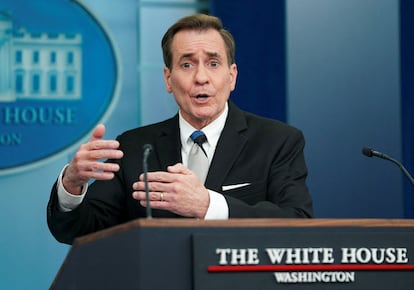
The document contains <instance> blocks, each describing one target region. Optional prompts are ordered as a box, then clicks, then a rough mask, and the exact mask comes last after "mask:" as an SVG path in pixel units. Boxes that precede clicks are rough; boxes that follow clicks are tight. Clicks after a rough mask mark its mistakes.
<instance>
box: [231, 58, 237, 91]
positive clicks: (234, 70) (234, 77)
mask: <svg viewBox="0 0 414 290" xmlns="http://www.w3.org/2000/svg"><path fill="white" fill-rule="evenodd" d="M237 72H238V71H237V65H236V64H235V63H233V64H232V65H231V66H230V76H229V78H230V89H231V91H233V90H234V89H235V88H236V80H237Z"/></svg>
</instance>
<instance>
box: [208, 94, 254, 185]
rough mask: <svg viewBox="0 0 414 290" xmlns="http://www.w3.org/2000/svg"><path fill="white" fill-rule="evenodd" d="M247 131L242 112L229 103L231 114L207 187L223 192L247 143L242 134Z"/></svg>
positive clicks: (220, 139) (218, 144)
mask: <svg viewBox="0 0 414 290" xmlns="http://www.w3.org/2000/svg"><path fill="white" fill-rule="evenodd" d="M246 129H247V124H246V120H245V118H244V115H243V113H242V111H240V110H239V109H238V108H237V107H236V106H235V105H234V104H233V103H232V102H231V101H229V114H228V116H227V120H226V124H225V126H224V128H223V132H222V133H221V136H220V138H219V140H218V143H217V147H216V151H215V153H214V157H213V160H212V162H211V164H210V169H209V172H208V175H207V179H206V182H205V185H206V187H208V188H211V189H212V190H215V191H217V192H221V187H222V185H223V181H224V180H225V178H226V176H227V174H228V172H229V171H230V169H231V168H232V166H233V164H234V162H235V161H236V159H237V157H238V156H239V155H240V152H241V151H242V149H243V148H244V146H245V145H246V143H247V138H246V137H245V136H244V135H243V134H241V132H242V131H244V130H246Z"/></svg>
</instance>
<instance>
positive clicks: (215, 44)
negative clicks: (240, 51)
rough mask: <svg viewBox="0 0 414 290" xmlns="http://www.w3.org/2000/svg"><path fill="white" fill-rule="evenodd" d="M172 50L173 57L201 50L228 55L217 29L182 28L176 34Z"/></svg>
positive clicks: (222, 55) (223, 55)
mask: <svg viewBox="0 0 414 290" xmlns="http://www.w3.org/2000/svg"><path fill="white" fill-rule="evenodd" d="M171 51H172V54H173V57H177V56H181V55H184V54H195V53H199V52H204V53H208V54H210V53H215V54H218V55H219V56H221V57H223V58H224V57H226V47H225V44H224V40H223V38H222V37H221V35H220V33H219V32H218V31H217V30H215V29H208V30H181V31H179V32H177V33H176V34H175V35H174V38H173V41H172V45H171Z"/></svg>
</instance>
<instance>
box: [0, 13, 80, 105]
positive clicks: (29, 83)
mask: <svg viewBox="0 0 414 290" xmlns="http://www.w3.org/2000/svg"><path fill="white" fill-rule="evenodd" d="M81 92H82V36H81V35H80V34H65V33H58V34H51V33H30V32H28V31H26V29H24V28H20V29H18V30H15V29H14V28H13V21H12V16H11V15H10V14H9V13H8V12H6V11H0V102H14V101H16V100H19V99H31V100H78V99H81V97H82V96H81Z"/></svg>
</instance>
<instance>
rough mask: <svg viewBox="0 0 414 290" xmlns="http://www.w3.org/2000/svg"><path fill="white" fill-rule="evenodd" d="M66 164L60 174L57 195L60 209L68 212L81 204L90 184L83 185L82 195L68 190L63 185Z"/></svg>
mask: <svg viewBox="0 0 414 290" xmlns="http://www.w3.org/2000/svg"><path fill="white" fill-rule="evenodd" d="M67 166H68V165H66V166H65V167H64V168H63V169H62V171H61V172H60V174H59V178H58V180H57V195H58V201H59V204H58V205H59V209H60V210H61V211H63V212H68V211H72V210H74V209H75V208H76V207H77V206H78V205H80V204H81V203H82V201H83V198H84V197H85V194H86V191H87V190H88V184H87V183H85V184H84V185H83V187H82V193H81V194H80V195H74V194H71V193H69V192H67V191H66V189H65V187H64V186H63V182H62V179H63V173H64V172H65V170H66V167H67Z"/></svg>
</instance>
